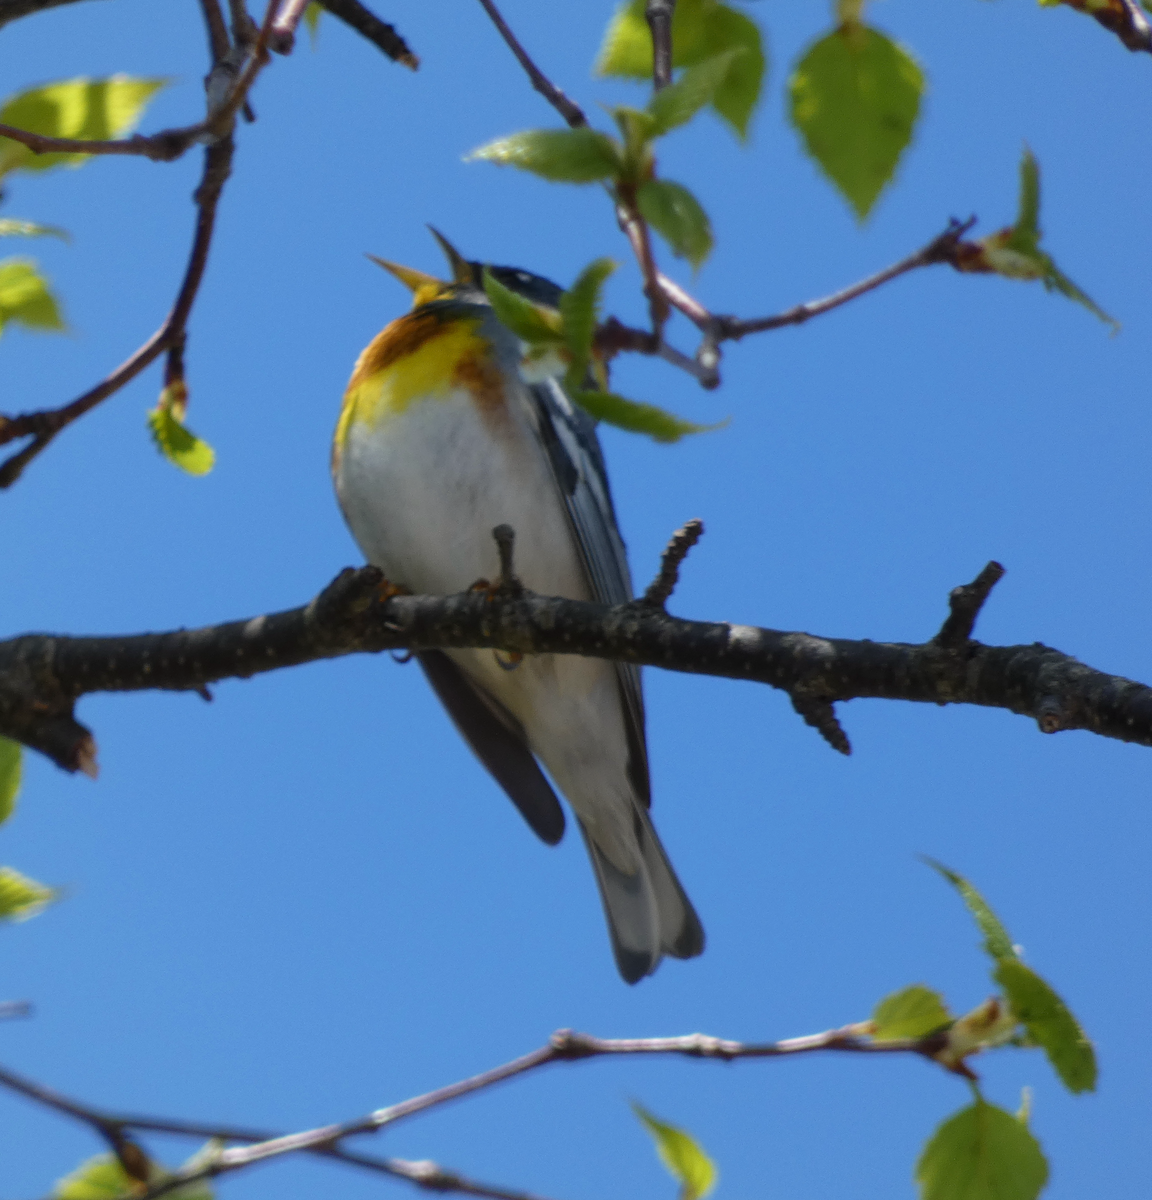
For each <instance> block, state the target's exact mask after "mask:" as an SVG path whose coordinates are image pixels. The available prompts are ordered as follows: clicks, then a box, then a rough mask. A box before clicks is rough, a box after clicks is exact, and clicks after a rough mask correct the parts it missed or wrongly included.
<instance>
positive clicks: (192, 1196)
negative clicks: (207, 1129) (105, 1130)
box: [52, 1141, 219, 1200]
mask: <svg viewBox="0 0 1152 1200" xmlns="http://www.w3.org/2000/svg"><path fill="white" fill-rule="evenodd" d="M218 1154H219V1143H217V1142H215V1141H212V1142H209V1143H208V1144H207V1145H206V1146H205V1147H203V1149H201V1150H198V1151H197V1152H196V1154H194V1155H193V1156H192V1157H191V1158H190V1159H189V1160H188V1161H187V1162H186V1163H185V1164H184V1169H187V1170H197V1169H198V1168H200V1167H201V1166H203V1165H205V1164H206V1163H207V1162H208V1161H209V1159H210V1158H211V1157H214V1156H216V1155H218ZM147 1167H148V1177H149V1178H148V1181H149V1183H150V1184H151V1185H153V1186H155V1185H156V1184H159V1183H163V1182H164V1180H166V1179H170V1178H171V1172H169V1171H166V1170H164V1168H163V1167H161V1166H160V1165H159V1163H155V1162H148V1164H147ZM141 1190H142V1188H141V1185H140V1182H139V1181H138V1180H135V1179H132V1178H131V1177H130V1176H129V1175H128V1173H127V1172H126V1171H125V1170H124V1168H123V1167H122V1166H121V1165H120V1162H119V1160H118V1159H117V1158H116V1157H115V1155H112V1154H97V1155H96V1157H95V1158H90V1159H88V1161H87V1162H84V1163H81V1164H80V1166H78V1167H77V1168H76V1170H75V1171H73V1172H72V1173H71V1174H70V1175H66V1176H65V1177H64V1178H63V1179H61V1180H60V1181H59V1182H58V1183H57V1184H56V1186H55V1188H53V1190H52V1195H53V1196H54V1197H55V1200H120V1198H121V1197H132V1196H138V1195H139V1194H140V1192H141ZM166 1195H168V1196H170V1197H172V1198H173V1200H212V1196H213V1192H212V1188H211V1186H210V1185H209V1184H208V1182H207V1181H206V1180H200V1181H198V1182H196V1183H186V1184H184V1185H183V1186H181V1187H177V1188H173V1189H172V1190H171V1191H169V1192H167V1193H166Z"/></svg>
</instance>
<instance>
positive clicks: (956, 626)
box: [932, 562, 1005, 650]
mask: <svg viewBox="0 0 1152 1200" xmlns="http://www.w3.org/2000/svg"><path fill="white" fill-rule="evenodd" d="M1004 574H1005V572H1004V568H1003V567H1002V566H1001V565H1000V564H999V563H998V562H990V563H989V564H988V565H987V566H986V567H985V568H984V570H983V571H981V572H980V574H979V575H977V576H976V578H975V579H973V580H972V582H971V583H965V584H962V585H961V586H960V587H957V588H953V589H952V591H951V593H950V594H949V596H948V607H949V608H950V609H951V610H952V611H951V612H950V613H949V615H948V619H947V620H946V621H945V622H944V624H943V625H942V626H941V627H940V632H939V633H938V634H937V635H936V636H935V637H934V638H933V639H932V641H933V643H934V644H935V645H937V646H939V647H940V648H941V649H944V650H958V649H959V648H960V647H962V646H964V645H965V644H966V643H968V642H969V641H971V639H972V630H973V629H975V627H976V618H977V617H978V616H979V615H980V610H981V609H982V608H983V607H984V602H985V601H986V600H987V599H988V596H989V593H990V592H991V591H992V589H993V588H994V587H995V586H996V584H997V583H999V582H1000V580H1001V579H1003V578H1004Z"/></svg>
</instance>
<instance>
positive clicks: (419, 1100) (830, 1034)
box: [0, 1022, 970, 1200]
mask: <svg viewBox="0 0 1152 1200" xmlns="http://www.w3.org/2000/svg"><path fill="white" fill-rule="evenodd" d="M869 1029H870V1025H869V1023H867V1022H866V1023H864V1024H856V1025H847V1026H844V1027H843V1028H841V1029H830V1030H827V1031H826V1032H824V1033H817V1034H811V1035H809V1036H807V1037H798V1038H787V1039H785V1040H784V1041H779V1042H760V1043H751V1042H734V1041H727V1040H724V1039H721V1038H716V1037H710V1036H708V1035H706V1034H702V1033H690V1034H687V1035H685V1036H682V1037H668V1038H597V1037H593V1036H591V1035H590V1034H585V1033H576V1032H575V1031H573V1030H571V1029H561V1030H558V1031H557V1032H556V1033H554V1034H553V1035H552V1037H551V1038H550V1039H549V1041H548V1043H547V1045H545V1046H541V1047H540V1048H539V1049H538V1050H534V1051H532V1052H531V1053H530V1054H525V1055H522V1056H521V1057H520V1058H516V1059H513V1060H512V1061H511V1062H507V1063H503V1064H502V1065H500V1066H498V1067H494V1068H492V1069H491V1070H488V1071H483V1072H481V1073H480V1074H478V1075H473V1076H471V1077H469V1078H468V1079H463V1080H460V1081H459V1082H457V1083H453V1084H449V1085H448V1086H447V1087H442V1088H437V1089H436V1090H435V1091H431V1092H426V1093H425V1094H423V1095H421V1096H414V1097H412V1098H411V1099H410V1100H405V1101H403V1102H401V1103H399V1104H393V1105H390V1106H388V1107H386V1108H380V1109H376V1110H375V1111H374V1112H371V1113H367V1114H366V1115H364V1116H363V1117H360V1118H357V1119H356V1120H353V1121H346V1122H343V1123H340V1124H335V1125H324V1126H320V1127H319V1128H316V1129H307V1130H303V1131H302V1132H300V1133H294V1134H288V1135H279V1136H275V1135H268V1134H264V1133H262V1132H259V1131H256V1130H250V1129H237V1128H235V1127H233V1126H228V1125H221V1126H216V1125H210V1124H201V1123H195V1122H188V1121H168V1120H164V1119H161V1118H156V1117H138V1116H132V1115H127V1114H117V1113H108V1112H104V1111H102V1110H99V1109H96V1108H93V1107H91V1106H89V1105H86V1104H82V1103H80V1102H79V1101H76V1100H73V1099H71V1098H70V1097H67V1096H63V1095H61V1094H60V1093H59V1092H55V1091H53V1090H52V1089H50V1088H46V1087H44V1086H43V1085H41V1084H38V1083H35V1082H33V1081H32V1080H29V1079H26V1078H24V1077H23V1076H20V1075H17V1074H16V1073H15V1072H13V1071H9V1070H7V1069H5V1068H0V1085H2V1086H5V1087H8V1088H9V1089H11V1090H12V1091H15V1092H18V1093H20V1094H21V1095H23V1096H26V1097H27V1098H29V1099H31V1100H35V1101H36V1102H38V1103H40V1104H43V1105H44V1106H46V1107H48V1108H51V1109H54V1110H55V1111H57V1112H60V1113H63V1114H64V1115H66V1116H70V1117H73V1118H75V1119H77V1120H80V1121H82V1122H84V1123H85V1124H87V1125H88V1126H90V1127H91V1128H92V1129H94V1130H95V1131H96V1132H97V1133H99V1134H100V1135H101V1136H102V1137H105V1138H119V1139H121V1140H122V1141H124V1140H126V1138H125V1134H126V1131H127V1130H136V1131H139V1132H150V1133H169V1134H175V1135H177V1136H184V1137H198V1138H215V1139H218V1140H220V1141H223V1142H236V1141H239V1142H248V1143H251V1144H249V1145H247V1146H242V1147H239V1148H234V1149H225V1150H222V1151H220V1153H219V1154H217V1155H216V1156H214V1157H213V1158H212V1159H211V1160H210V1161H208V1162H204V1163H202V1164H200V1165H199V1166H198V1167H194V1168H192V1169H188V1170H184V1171H178V1172H175V1173H174V1174H172V1175H170V1176H169V1177H168V1178H166V1179H165V1180H164V1181H163V1182H162V1183H158V1184H156V1185H154V1186H153V1187H151V1188H149V1189H148V1190H147V1191H144V1192H141V1193H140V1194H139V1196H138V1198H137V1200H159V1197H160V1196H163V1195H166V1194H168V1193H169V1192H172V1191H174V1190H175V1189H176V1188H179V1187H181V1186H183V1185H185V1184H189V1183H196V1182H199V1181H202V1180H207V1179H211V1178H213V1177H215V1176H217V1175H223V1174H227V1173H231V1172H233V1171H238V1170H241V1169H243V1168H244V1167H248V1166H251V1165H253V1164H254V1163H258V1162H266V1161H268V1160H269V1159H272V1158H278V1157H280V1156H282V1155H284V1154H296V1153H310V1154H317V1155H321V1156H324V1157H327V1158H334V1159H338V1160H339V1161H342V1162H346V1163H348V1164H350V1165H353V1166H360V1167H364V1168H366V1169H369V1170H373V1171H381V1172H384V1173H386V1174H389V1175H395V1176H399V1177H401V1178H404V1179H407V1180H408V1181H409V1182H412V1183H415V1184H418V1185H419V1186H421V1187H424V1188H427V1189H429V1190H433V1191H455V1192H464V1193H466V1194H468V1195H474V1196H489V1197H493V1198H494V1200H533V1198H532V1197H530V1196H529V1195H528V1194H527V1193H524V1192H516V1191H508V1190H506V1189H503V1188H493V1187H490V1186H488V1185H485V1184H478V1183H475V1182H473V1181H471V1180H468V1179H465V1178H463V1177H462V1176H459V1175H457V1174H455V1172H450V1171H445V1170H444V1169H443V1168H441V1167H439V1166H437V1165H436V1164H435V1163H429V1162H409V1161H407V1160H405V1159H394V1158H393V1159H378V1158H373V1157H371V1156H368V1155H362V1154H358V1153H353V1152H351V1151H348V1150H346V1149H345V1148H344V1147H343V1146H342V1145H340V1143H341V1142H342V1141H343V1140H344V1139H346V1138H349V1137H354V1136H357V1135H360V1134H365V1133H375V1132H378V1131H379V1130H381V1129H383V1128H384V1127H385V1126H391V1125H395V1124H396V1123H397V1122H399V1121H402V1120H404V1119H406V1118H408V1117H412V1116H415V1115H417V1114H418V1113H424V1112H428V1111H429V1110H430V1109H433V1108H438V1107H440V1106H441V1105H443V1104H448V1103H451V1102H452V1101H454V1100H459V1099H462V1098H463V1097H465V1096H470V1095H474V1094H476V1093H477V1092H481V1091H485V1090H487V1089H488V1088H491V1087H494V1086H495V1085H496V1084H499V1083H504V1082H506V1081H507V1080H509V1079H514V1078H516V1077H518V1076H520V1075H526V1074H528V1073H530V1072H532V1071H536V1070H539V1069H540V1068H541V1067H544V1066H548V1065H549V1064H551V1063H556V1062H578V1061H582V1060H584V1059H589V1058H604V1057H611V1056H619V1055H627V1056H636V1055H669V1054H671V1055H677V1056H680V1057H686V1058H707V1059H715V1060H719V1061H722V1062H732V1061H733V1060H735V1059H764V1058H784V1057H791V1056H795V1055H798V1054H812V1053H816V1052H820V1051H826V1050H827V1051H843V1052H848V1053H853V1054H917V1055H921V1056H923V1057H926V1058H929V1059H933V1060H935V1061H937V1062H940V1065H942V1066H944V1067H945V1068H946V1069H948V1070H952V1071H960V1070H961V1068H963V1070H962V1073H964V1074H970V1072H968V1071H967V1068H966V1067H963V1064H962V1063H961V1064H959V1065H958V1066H953V1065H950V1064H949V1063H948V1062H946V1061H942V1060H941V1058H940V1057H939V1056H940V1055H941V1052H942V1051H943V1050H944V1049H945V1048H946V1047H947V1044H948V1042H947V1035H946V1034H939V1033H938V1034H932V1035H929V1036H928V1037H924V1038H904V1039H900V1040H891V1041H874V1040H872V1038H871V1037H870V1036H869ZM130 1144H131V1143H130Z"/></svg>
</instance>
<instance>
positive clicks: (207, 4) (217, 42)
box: [200, 0, 232, 63]
mask: <svg viewBox="0 0 1152 1200" xmlns="http://www.w3.org/2000/svg"><path fill="white" fill-rule="evenodd" d="M200 8H201V10H202V11H203V13H204V25H205V27H206V28H207V30H208V53H209V56H210V57H211V59H212V62H213V63H218V62H222V61H223V60H224V58H225V57H227V54H228V51H229V50H230V49H231V48H232V43H231V41H230V40H229V38H228V26H227V24H226V23H225V21H224V13H223V12H222V11H221V8H220V2H219V0H200Z"/></svg>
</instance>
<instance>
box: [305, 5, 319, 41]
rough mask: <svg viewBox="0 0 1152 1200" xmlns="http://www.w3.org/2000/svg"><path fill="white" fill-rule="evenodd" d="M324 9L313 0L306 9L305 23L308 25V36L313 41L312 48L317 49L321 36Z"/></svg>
mask: <svg viewBox="0 0 1152 1200" xmlns="http://www.w3.org/2000/svg"><path fill="white" fill-rule="evenodd" d="M323 12H324V9H323V8H322V7H321V6H320V5H319V4H317V3H316V0H312V3H311V4H309V5H308V7H307V8H306V9H305V10H304V24H305V25H307V26H308V36H309V38H310V39H311V42H312V49H313V50H315V49H316V42H317V41H318V40H319V37H320V17H321V15H322V14H323Z"/></svg>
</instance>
